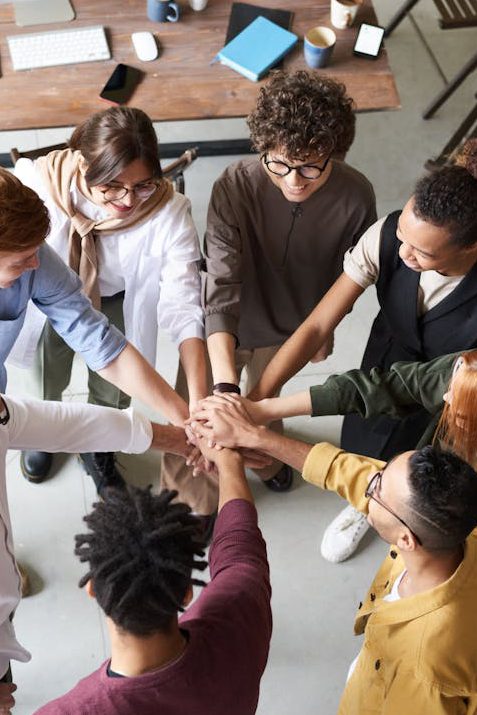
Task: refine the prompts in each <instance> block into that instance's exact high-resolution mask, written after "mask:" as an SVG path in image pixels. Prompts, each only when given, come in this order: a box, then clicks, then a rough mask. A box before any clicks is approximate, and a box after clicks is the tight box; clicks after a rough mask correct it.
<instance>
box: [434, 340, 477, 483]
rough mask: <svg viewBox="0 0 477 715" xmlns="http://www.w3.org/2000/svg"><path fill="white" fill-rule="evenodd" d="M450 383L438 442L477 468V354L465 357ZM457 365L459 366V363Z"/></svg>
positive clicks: (437, 430) (461, 359) (463, 355)
mask: <svg viewBox="0 0 477 715" xmlns="http://www.w3.org/2000/svg"><path fill="white" fill-rule="evenodd" d="M458 362H459V363H460V367H459V369H458V370H457V371H456V372H454V374H453V376H452V379H451V381H450V383H449V392H448V394H449V399H448V401H446V404H445V407H444V410H443V411H442V415H441V418H440V420H439V424H438V425H437V429H436V433H435V437H434V441H439V442H440V443H441V444H442V446H443V447H444V448H449V449H452V451H453V452H455V454H457V455H458V456H459V457H461V458H462V459H464V460H465V461H466V462H468V463H469V464H471V465H472V466H473V467H474V469H475V468H476V467H477V350H471V351H469V352H467V353H463V354H462V355H461V356H460V357H459V358H458ZM456 365H457V363H456Z"/></svg>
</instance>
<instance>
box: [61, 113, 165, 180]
mask: <svg viewBox="0 0 477 715" xmlns="http://www.w3.org/2000/svg"><path fill="white" fill-rule="evenodd" d="M68 143H69V146H70V147H71V148H72V149H79V150H80V152H81V154H82V156H83V157H84V159H85V160H86V164H87V165H88V169H87V171H86V174H85V178H86V181H87V182H88V184H89V185H90V186H96V185H98V184H107V183H108V182H109V181H112V180H113V179H114V178H115V177H116V176H118V174H121V172H123V171H124V169H125V168H126V167H127V166H128V165H129V164H131V163H132V162H133V161H134V160H136V159H140V160H141V161H143V162H144V163H145V164H146V165H147V166H148V167H149V168H150V170H151V173H152V175H153V177H154V178H156V179H160V178H161V177H162V169H161V163H160V161H159V146H158V142H157V136H156V132H155V131H154V127H153V125H152V122H151V120H150V119H149V117H148V116H147V114H145V112H143V111H142V110H141V109H135V108H134V107H111V108H110V109H105V110H104V111H103V112H97V113H96V114H93V115H92V116H91V117H89V118H88V119H87V120H86V121H84V122H83V123H82V124H80V125H79V126H78V127H76V129H75V131H74V132H73V134H72V136H71V139H70V140H69V142H68Z"/></svg>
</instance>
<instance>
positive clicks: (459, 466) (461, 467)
mask: <svg viewBox="0 0 477 715" xmlns="http://www.w3.org/2000/svg"><path fill="white" fill-rule="evenodd" d="M408 483H409V487H410V493H411V494H410V500H409V504H408V507H410V508H409V513H408V515H407V516H406V521H408V520H409V523H410V524H411V525H412V527H413V529H414V527H415V530H416V533H417V534H418V535H419V537H420V538H421V539H422V545H423V548H425V549H426V550H428V551H448V550H452V549H455V548H456V547H457V546H459V544H463V543H464V541H465V539H466V538H467V536H468V535H469V534H470V532H471V531H473V529H474V528H475V527H476V526H477V474H476V473H475V471H474V470H473V469H472V467H471V466H470V465H469V464H467V462H464V460H463V459H461V458H460V457H457V456H456V455H455V454H452V453H451V452H446V451H443V450H440V449H439V448H437V447H435V446H434V447H432V446H430V445H428V446H427V447H423V448H422V449H419V450H417V451H416V452H414V454H412V455H411V457H410V459H409V474H408Z"/></svg>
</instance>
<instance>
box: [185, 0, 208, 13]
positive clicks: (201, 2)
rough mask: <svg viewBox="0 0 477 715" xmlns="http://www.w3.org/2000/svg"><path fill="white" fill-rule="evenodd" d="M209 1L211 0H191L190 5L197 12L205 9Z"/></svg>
mask: <svg viewBox="0 0 477 715" xmlns="http://www.w3.org/2000/svg"><path fill="white" fill-rule="evenodd" d="M208 2H209V0H189V5H190V6H191V8H192V9H193V10H195V11H196V12H200V11H201V10H204V8H206V7H207V3H208Z"/></svg>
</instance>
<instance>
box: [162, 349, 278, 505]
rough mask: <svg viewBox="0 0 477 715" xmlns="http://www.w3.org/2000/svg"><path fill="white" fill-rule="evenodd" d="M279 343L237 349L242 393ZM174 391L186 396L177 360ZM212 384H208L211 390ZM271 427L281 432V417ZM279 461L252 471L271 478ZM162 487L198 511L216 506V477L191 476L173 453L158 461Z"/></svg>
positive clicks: (264, 366) (182, 460) (274, 352)
mask: <svg viewBox="0 0 477 715" xmlns="http://www.w3.org/2000/svg"><path fill="white" fill-rule="evenodd" d="M279 347H280V346H279V345H277V346H273V347H270V348H256V349H255V350H236V352H235V365H236V368H237V374H238V375H239V377H240V375H241V373H242V370H243V369H244V368H245V370H246V376H247V377H246V386H245V392H244V394H247V392H249V391H250V390H251V389H252V387H254V385H255V383H256V382H257V381H258V379H259V377H260V376H261V374H262V373H263V371H264V370H265V368H266V366H267V365H268V363H269V362H270V360H271V359H272V358H273V356H274V355H275V354H276V352H277V351H278V349H279ZM210 383H212V379H210ZM175 389H176V392H178V394H179V395H181V397H183V398H184V399H185V400H186V401H187V400H188V391H187V382H186V378H185V374H184V371H183V369H182V366H181V365H180V363H179V369H178V371H177V379H176V385H175ZM211 390H212V384H210V391H211ZM270 428H271V429H273V430H274V431H275V432H279V433H280V434H281V433H282V432H283V423H282V421H281V420H280V421H278V422H273V423H272V424H271V425H270ZM281 467H282V463H281V462H277V461H276V460H274V461H273V462H272V464H271V465H270V466H268V467H265V468H264V469H260V470H256V471H255V473H256V474H257V476H259V477H260V479H271V478H272V477H273V476H275V474H276V473H277V472H278V471H279V470H280V469H281ZM161 488H162V489H164V488H167V489H177V491H178V492H179V496H178V499H180V501H183V502H185V503H186V504H189V506H190V507H191V508H192V510H193V511H194V512H196V513H197V514H212V513H213V512H214V511H215V510H216V509H217V504H218V489H217V479H216V477H214V476H212V475H202V474H201V475H199V476H198V477H193V476H192V470H191V469H190V468H189V467H187V466H186V463H185V460H184V459H183V458H182V457H179V456H177V455H174V454H163V456H162V463H161Z"/></svg>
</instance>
